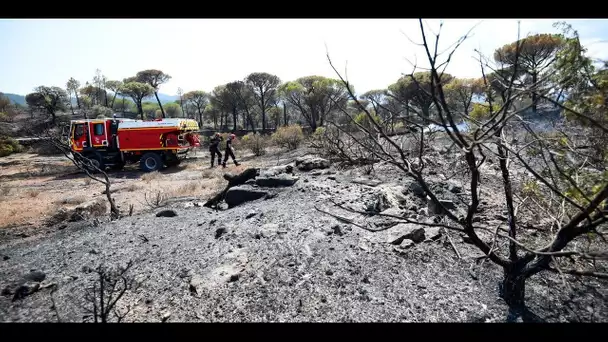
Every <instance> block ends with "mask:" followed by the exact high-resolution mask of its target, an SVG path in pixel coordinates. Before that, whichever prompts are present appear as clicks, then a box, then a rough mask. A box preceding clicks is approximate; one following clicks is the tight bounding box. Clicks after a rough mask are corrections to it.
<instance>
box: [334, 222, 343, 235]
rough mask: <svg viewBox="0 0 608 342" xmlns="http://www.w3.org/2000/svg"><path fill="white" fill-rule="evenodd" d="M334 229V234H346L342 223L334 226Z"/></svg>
mask: <svg viewBox="0 0 608 342" xmlns="http://www.w3.org/2000/svg"><path fill="white" fill-rule="evenodd" d="M331 229H332V231H333V233H334V234H336V235H340V236H342V235H344V232H343V231H342V228H341V227H340V225H338V224H336V225H334V226H333V227H331Z"/></svg>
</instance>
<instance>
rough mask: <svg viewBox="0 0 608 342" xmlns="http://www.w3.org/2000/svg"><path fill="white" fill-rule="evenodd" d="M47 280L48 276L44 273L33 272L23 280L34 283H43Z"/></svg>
mask: <svg viewBox="0 0 608 342" xmlns="http://www.w3.org/2000/svg"><path fill="white" fill-rule="evenodd" d="M45 278H46V274H45V273H44V272H42V271H32V272H30V273H28V274H26V275H25V276H24V277H23V279H25V280H27V281H33V282H38V283H39V282H41V281H43V280H44V279H45Z"/></svg>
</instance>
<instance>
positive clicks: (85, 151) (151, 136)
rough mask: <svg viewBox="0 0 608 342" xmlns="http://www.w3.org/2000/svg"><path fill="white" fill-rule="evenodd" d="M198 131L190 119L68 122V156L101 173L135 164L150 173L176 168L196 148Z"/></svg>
mask: <svg viewBox="0 0 608 342" xmlns="http://www.w3.org/2000/svg"><path fill="white" fill-rule="evenodd" d="M198 130H199V127H198V122H196V120H192V119H158V120H151V121H143V120H132V119H124V118H113V119H109V118H107V119H87V120H72V121H71V123H70V136H69V141H70V147H71V150H72V153H81V154H82V155H83V156H85V157H87V158H89V159H90V160H91V161H92V162H93V163H94V164H95V166H97V167H99V168H100V169H102V170H105V169H106V168H108V167H109V168H111V169H115V170H116V169H122V168H123V167H124V166H125V165H126V164H128V163H136V162H139V163H140V167H141V169H142V170H143V171H146V172H151V171H156V170H160V169H161V168H162V167H163V166H173V165H178V164H179V163H180V162H181V160H182V159H183V158H185V156H186V154H187V153H188V152H189V151H190V150H191V149H192V148H195V147H199V146H200V140H199V138H198V134H197V131H198Z"/></svg>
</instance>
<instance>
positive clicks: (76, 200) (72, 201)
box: [55, 195, 87, 205]
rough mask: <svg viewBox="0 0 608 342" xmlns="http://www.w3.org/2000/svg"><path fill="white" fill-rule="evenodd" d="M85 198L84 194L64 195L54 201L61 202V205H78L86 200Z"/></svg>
mask: <svg viewBox="0 0 608 342" xmlns="http://www.w3.org/2000/svg"><path fill="white" fill-rule="evenodd" d="M86 200H87V198H86V196H84V195H77V196H71V197H65V198H63V199H60V200H58V201H55V203H57V204H63V205H78V204H81V203H84V202H86Z"/></svg>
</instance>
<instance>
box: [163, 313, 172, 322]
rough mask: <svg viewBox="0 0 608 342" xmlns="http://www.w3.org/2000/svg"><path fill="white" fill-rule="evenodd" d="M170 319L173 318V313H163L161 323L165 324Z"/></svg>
mask: <svg viewBox="0 0 608 342" xmlns="http://www.w3.org/2000/svg"><path fill="white" fill-rule="evenodd" d="M169 317H171V312H169V311H167V312H165V313H163V314H162V316H161V322H163V323H165V322H166V321H167V320H168V319H169Z"/></svg>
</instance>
